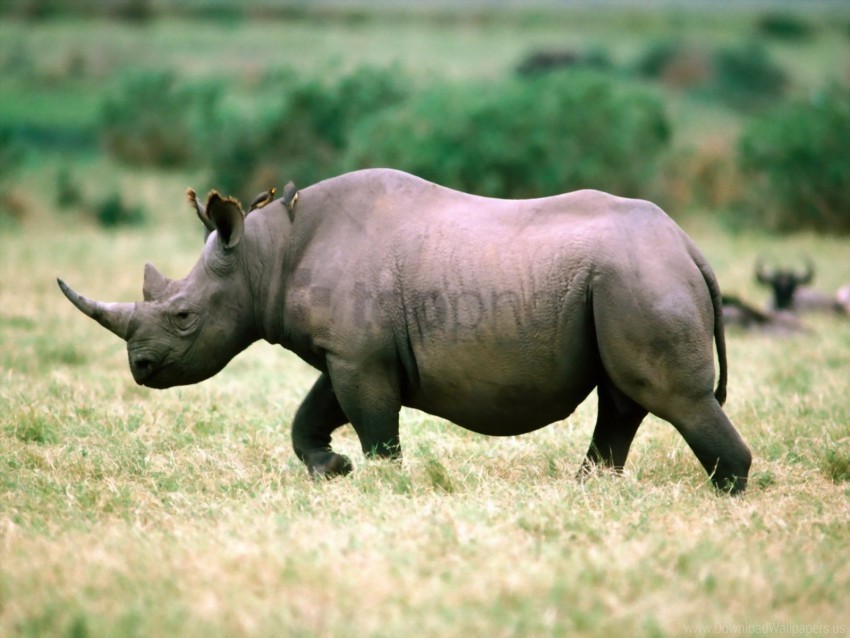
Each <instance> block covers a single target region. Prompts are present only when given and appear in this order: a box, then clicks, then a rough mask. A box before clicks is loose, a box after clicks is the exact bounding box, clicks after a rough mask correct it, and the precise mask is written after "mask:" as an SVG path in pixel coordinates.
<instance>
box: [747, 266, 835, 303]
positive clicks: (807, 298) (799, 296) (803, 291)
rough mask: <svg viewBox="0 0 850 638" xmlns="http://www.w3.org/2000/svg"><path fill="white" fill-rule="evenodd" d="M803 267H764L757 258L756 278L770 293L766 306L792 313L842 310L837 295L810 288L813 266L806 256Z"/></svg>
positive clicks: (813, 272) (813, 274) (813, 275)
mask: <svg viewBox="0 0 850 638" xmlns="http://www.w3.org/2000/svg"><path fill="white" fill-rule="evenodd" d="M805 262H806V263H805V269H804V270H802V271H800V270H794V269H792V268H774V269H772V270H771V269H768V268H766V267H765V266H764V263H763V262H762V260H761V259H758V260H757V261H756V268H755V277H756V281H757V282H758V283H760V284H761V285H763V286H766V287H767V288H770V290H771V292H772V293H773V297H772V299H771V304H770V307H771V309H773V310H787V311H792V312H830V313H831V312H843V309H842V307H841V304H840V303H839V302H838V300H837V297H836V296H833V295H828V294H826V293H823V292H820V291H818V290H815V289H814V288H811V287H810V286H809V284H811V283H812V282H813V281H814V278H815V265H814V262H812V260H811V258H808V257H807V258H806V260H805Z"/></svg>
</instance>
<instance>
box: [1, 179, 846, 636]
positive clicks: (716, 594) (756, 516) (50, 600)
mask: <svg viewBox="0 0 850 638" xmlns="http://www.w3.org/2000/svg"><path fill="white" fill-rule="evenodd" d="M175 201H177V202H179V201H180V198H179V195H176V196H175ZM164 215H165V213H164ZM193 225H194V222H192V221H191V219H190V220H188V221H187V222H185V224H184V222H182V221H180V222H177V223H176V224H172V225H171V227H170V229H169V228H168V227H165V226H164V227H163V228H156V227H155V228H149V229H147V230H140V231H128V232H125V233H120V234H115V235H103V234H99V233H97V232H95V231H94V230H91V229H87V228H85V227H83V228H78V229H76V230H71V231H65V232H61V233H58V232H56V231H54V230H48V229H45V228H44V227H41V226H39V225H34V226H32V227H25V228H24V229H23V230H21V231H18V232H17V233H15V234H10V235H3V237H2V239H0V241H2V246H0V250H2V254H3V262H2V272H0V281H2V282H3V283H2V288H0V308H2V313H0V346H2V348H1V350H2V358H0V377H2V379H3V383H2V385H0V438H2V444H0V565H2V570H0V635H3V636H7V635H8V636H15V635H21V636H64V635H68V636H135V635H140V636H142V635H145V636H146V635H181V636H264V635H316V636H335V635H354V636H398V635H410V634H411V633H414V632H416V633H417V634H419V635H439V636H468V635H489V636H519V635H555V636H558V635H611V634H613V633H618V634H630V635H639V636H656V635H684V634H686V633H688V632H689V631H691V629H689V627H690V626H691V625H692V624H705V625H710V626H712V627H713V628H714V629H717V627H715V625H717V626H718V627H719V626H721V625H724V624H725V626H732V625H738V624H749V625H756V624H764V623H794V624H795V625H794V626H797V625H800V626H802V625H811V624H813V623H818V624H828V625H830V627H832V626H833V625H834V626H835V627H836V628H838V627H839V626H843V627H845V628H846V625H847V619H846V600H847V598H848V594H850V565H848V562H847V561H846V560H845V554H846V549H847V546H848V543H850V501H848V499H850V483H848V482H847V480H848V470H847V467H848V456H850V425H848V424H850V405H848V403H847V394H848V389H850V385H848V382H847V379H848V378H850V322H839V321H837V320H834V319H829V318H821V319H818V320H814V321H812V322H811V326H812V332H811V333H809V334H804V335H800V336H797V337H793V338H786V339H782V340H776V339H773V338H769V337H765V336H753V335H741V334H732V335H730V346H729V349H730V359H731V362H732V376H731V381H730V401H729V404H728V411H729V414H730V416H731V417H732V419H733V421H734V422H735V423H736V424H737V426H738V427H739V429H740V431H741V432H742V434H743V435H744V437H745V438H746V439H747V440H748V442H749V444H750V445H751V447H752V448H753V451H754V453H755V457H756V460H755V462H754V466H753V475H752V478H753V480H752V484H751V487H750V489H749V491H748V493H747V494H746V496H744V497H743V498H735V499H730V498H723V497H717V496H716V495H715V494H714V492H713V490H712V489H711V488H710V487H709V485H708V483H707V479H706V477H705V475H704V474H703V473H702V471H701V469H700V468H699V466H698V464H697V463H696V461H695V459H694V457H693V455H692V454H691V452H690V451H689V450H688V449H687V447H686V446H685V444H684V442H683V441H682V440H681V438H680V437H679V436H678V435H677V434H676V433H675V431H674V430H673V429H672V428H671V427H670V426H669V425H667V424H666V423H663V422H661V421H658V420H655V419H649V420H648V421H647V423H646V424H645V425H644V427H643V428H642V430H641V432H640V434H639V436H638V439H637V441H636V444H635V448H634V451H633V454H632V457H631V459H630V461H629V466H628V468H627V471H626V473H625V476H623V477H619V478H618V477H615V476H611V475H608V474H606V473H602V474H600V475H597V476H594V477H593V478H592V479H590V480H589V481H587V482H585V483H577V482H576V481H575V480H574V479H573V473H574V472H575V470H576V468H577V466H578V463H579V461H580V459H581V457H582V455H583V453H584V451H585V448H586V446H587V443H588V440H589V436H590V432H591V429H592V425H593V421H594V418H595V406H594V405H593V402H592V401H589V402H587V403H585V404H584V405H582V406H581V408H580V409H579V411H578V412H577V413H576V414H575V415H574V416H573V417H572V418H571V419H569V420H568V421H566V422H564V423H561V424H557V425H555V426H553V427H550V428H547V429H545V430H542V431H540V432H536V433H533V434H530V435H527V436H524V437H519V438H514V439H492V438H486V437H481V436H477V435H473V434H470V433H467V432H465V431H463V430H460V429H458V428H456V427H454V426H452V425H451V424H448V423H446V422H443V421H440V420H437V419H433V418H430V417H427V416H425V415H422V414H420V413H416V412H413V411H405V412H404V414H403V421H402V437H403V441H404V444H405V451H406V458H405V461H404V463H403V464H401V465H400V466H399V465H392V464H386V463H380V462H373V463H367V462H365V461H364V460H363V459H362V457H361V455H360V453H359V451H358V447H359V446H358V444H357V441H356V439H355V438H354V436H353V434H352V433H351V432H350V430H344V431H342V432H341V433H340V436H339V437H337V438H338V443H337V446H338V447H339V448H340V449H341V450H342V451H344V452H345V453H347V454H350V455H351V456H352V457H353V458H354V459H355V460H356V462H357V465H358V469H357V471H356V473H355V474H354V475H353V476H352V477H350V478H348V479H345V480H338V481H334V482H329V483H318V484H316V483H312V482H310V481H309V480H308V478H307V476H306V472H305V471H304V469H303V467H302V466H301V465H300V464H299V463H298V462H297V460H296V459H295V457H294V455H293V453H292V452H291V450H290V444H289V436H288V425H289V421H290V419H291V417H292V415H293V414H294V411H295V409H296V407H297V405H298V403H299V401H300V399H301V397H303V395H304V394H305V393H306V391H307V389H308V388H309V385H310V383H311V381H312V379H313V378H314V375H315V373H314V372H312V371H311V370H310V369H309V368H308V367H306V366H305V365H304V364H302V363H301V362H299V361H298V360H296V359H295V358H294V357H292V356H290V355H288V354H286V353H283V352H282V351H278V350H276V349H273V348H271V347H269V346H266V345H257V346H255V347H252V348H251V349H249V351H248V352H246V353H244V354H243V355H241V356H240V357H239V358H237V360H236V361H234V362H233V363H232V364H231V365H230V366H229V368H228V369H227V370H226V371H225V372H224V373H222V374H221V375H219V376H218V377H217V378H215V379H213V380H211V381H209V382H206V383H204V384H201V385H199V386H193V387H187V388H180V389H173V390H168V391H164V392H154V391H149V390H145V389H140V388H138V387H136V386H135V385H134V384H133V382H132V379H131V377H130V375H129V374H128V371H127V370H126V361H125V354H124V352H123V348H122V344H121V343H120V342H119V341H117V340H116V339H115V338H113V337H111V336H110V335H108V334H107V333H106V332H105V331H103V330H102V329H100V328H99V327H98V326H97V325H95V324H94V323H92V322H89V321H86V320H85V319H84V318H82V317H80V316H79V315H78V313H77V312H76V310H74V308H73V307H71V306H70V304H68V303H67V302H66V301H65V300H64V299H63V298H62V297H61V295H60V294H59V291H58V290H57V289H56V288H55V284H54V276H55V275H57V274H61V275H62V276H63V277H67V278H68V279H69V281H70V282H71V283H73V284H74V285H76V286H77V287H78V288H79V289H80V290H81V291H83V292H85V293H88V294H91V295H94V296H102V297H111V298H114V299H119V300H129V299H135V298H136V297H137V296H138V293H137V290H138V288H139V286H140V283H141V265H142V264H143V263H144V261H145V260H146V259H153V260H154V261H155V262H157V264H158V265H161V266H162V268H163V269H164V270H165V272H166V273H167V274H171V275H178V274H180V273H181V272H185V271H186V270H187V269H188V268H189V266H190V264H191V262H192V260H193V259H194V256H195V255H196V254H197V253H198V251H199V247H198V244H199V241H198V239H197V237H196V235H195V231H196V230H197V229H195V228H194V227H193ZM690 225H691V228H692V231H693V232H694V233H695V234H696V235H697V238H698V240H699V241H700V243H701V244H702V245H703V246H704V247H705V248H706V251H707V252H708V254H709V255H710V256H711V258H712V261H713V262H715V264H716V265H717V267H718V270H719V273H720V277H721V280H722V281H725V282H730V281H740V282H741V285H742V287H743V288H744V291H745V292H748V293H749V294H750V295H751V298H752V297H754V296H755V294H756V293H757V291H756V290H755V289H754V288H753V287H752V285H751V284H750V283H749V282H750V277H751V275H750V271H749V269H750V267H751V256H752V255H753V254H754V253H755V252H756V251H761V250H768V251H770V250H773V251H775V252H778V253H783V252H787V251H789V250H792V251H794V252H796V251H797V250H798V249H799V250H803V249H805V250H808V251H810V252H812V253H813V254H815V255H817V256H818V259H819V260H820V261H821V262H822V263H823V262H826V263H832V264H833V265H834V267H835V268H834V269H833V270H832V271H829V272H827V273H824V276H823V280H824V284H825V285H826V284H827V283H830V284H831V283H833V282H835V281H838V280H840V279H850V272H848V270H847V269H848V267H850V266H848V264H850V259H847V257H848V255H847V249H846V247H845V244H844V243H842V242H838V241H832V240H829V239H824V238H816V237H810V236H802V237H797V238H791V239H790V240H786V241H785V242H782V243H780V242H777V241H776V240H772V239H769V238H766V237H746V236H738V237H730V236H727V235H724V234H722V233H719V232H718V231H717V230H716V228H715V227H714V226H712V225H711V224H709V223H707V222H701V223H698V222H696V221H693V222H692V223H691V224H690ZM789 246H790V248H789ZM727 287H730V286H729V284H728V283H727Z"/></svg>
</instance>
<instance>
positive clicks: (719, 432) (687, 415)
mask: <svg viewBox="0 0 850 638" xmlns="http://www.w3.org/2000/svg"><path fill="white" fill-rule="evenodd" d="M663 418H666V419H667V420H668V421H670V422H671V423H672V424H673V425H674V426H675V428H676V429H677V430H678V431H679V433H680V434H681V435H682V436H683V437H684V439H685V441H686V442H687V444H688V446H690V448H691V450H693V452H694V454H695V455H696V457H697V459H699V462H700V463H701V464H702V466H703V467H704V468H705V471H706V472H708V474H709V476H711V480H712V482H713V483H714V485H715V487H717V489H718V490H721V491H723V492H729V493H730V494H736V493H738V492H742V491H743V490H744V489H746V487H747V475H748V474H749V471H750V463H751V462H752V454H751V453H750V450H749V448H747V446H746V444H745V443H744V441H743V439H742V438H741V436H740V435H739V434H738V432H737V430H735V428H734V426H733V425H732V423H731V422H730V421H729V418H728V417H727V416H726V414H724V412H723V409H722V408H721V407H720V404H719V403H718V402H717V400H716V399H715V398H714V396H713V395H707V396H706V397H705V398H704V399H703V400H701V401H698V402H694V403H691V404H690V405H688V406H687V407H683V408H682V409H681V410H680V411H679V412H678V413H674V414H671V415H667V416H664V417H663Z"/></svg>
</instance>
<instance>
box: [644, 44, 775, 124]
mask: <svg viewBox="0 0 850 638" xmlns="http://www.w3.org/2000/svg"><path fill="white" fill-rule="evenodd" d="M634 71H635V73H636V74H637V75H638V76H640V77H645V78H649V79H653V80H659V81H661V82H663V83H664V84H666V85H668V86H671V87H673V88H678V89H685V90H688V91H691V92H693V93H695V94H696V95H698V96H700V97H703V98H708V99H712V100H717V101H720V102H723V103H725V104H727V105H729V106H731V107H733V108H737V109H741V110H755V109H760V108H764V107H768V106H771V105H772V104H773V103H775V102H776V101H778V100H779V99H780V98H781V97H782V95H783V93H784V91H785V89H786V86H787V83H788V80H787V77H786V74H785V73H784V71H783V70H782V68H781V67H780V66H779V65H778V64H777V63H776V62H774V60H773V59H772V58H771V56H770V55H769V54H768V52H767V50H766V49H765V47H764V46H763V45H762V44H760V43H759V42H758V41H752V42H748V43H745V44H739V45H734V46H723V47H718V48H716V49H709V48H706V47H704V46H701V45H697V44H693V43H689V42H685V41H683V40H678V39H672V40H671V39H665V40H660V41H657V42H653V43H650V44H649V45H648V46H647V48H646V49H645V51H644V52H643V53H642V54H641V55H640V56H639V58H638V60H637V62H636V63H635V64H634Z"/></svg>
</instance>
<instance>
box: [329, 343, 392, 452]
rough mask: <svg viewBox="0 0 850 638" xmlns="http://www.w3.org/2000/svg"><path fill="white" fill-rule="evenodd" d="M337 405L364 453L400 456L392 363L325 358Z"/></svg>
mask: <svg viewBox="0 0 850 638" xmlns="http://www.w3.org/2000/svg"><path fill="white" fill-rule="evenodd" d="M328 369H329V371H330V375H331V378H332V379H333V386H334V391H335V393H336V396H337V398H338V400H339V405H340V406H341V407H342V410H343V411H344V412H345V414H346V415H347V416H348V421H350V422H351V425H352V426H354V430H355V431H356V432H357V436H358V437H359V438H360V446H361V447H362V448H363V453H364V454H365V455H367V456H380V457H384V458H391V459H398V458H401V444H400V442H399V437H398V416H399V411H400V410H401V393H400V391H399V384H398V378H397V376H396V373H395V367H394V366H390V365H382V364H381V363H377V362H371V363H349V362H347V361H343V360H339V359H337V360H329V361H328Z"/></svg>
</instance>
